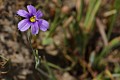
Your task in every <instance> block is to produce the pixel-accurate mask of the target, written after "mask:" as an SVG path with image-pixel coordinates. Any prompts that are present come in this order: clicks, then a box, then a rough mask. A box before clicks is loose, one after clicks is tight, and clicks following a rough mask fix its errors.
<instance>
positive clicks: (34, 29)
mask: <svg viewBox="0 0 120 80" xmlns="http://www.w3.org/2000/svg"><path fill="white" fill-rule="evenodd" d="M31 32H32V34H38V32H39V27H38V22H35V23H33V24H32V26H31Z"/></svg>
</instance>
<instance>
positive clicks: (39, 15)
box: [36, 10, 43, 19]
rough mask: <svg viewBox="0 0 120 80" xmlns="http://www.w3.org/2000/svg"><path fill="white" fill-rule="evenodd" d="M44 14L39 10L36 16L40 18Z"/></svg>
mask: <svg viewBox="0 0 120 80" xmlns="http://www.w3.org/2000/svg"><path fill="white" fill-rule="evenodd" d="M42 16H43V13H42V12H41V11H40V10H38V11H37V12H36V17H37V18H38V19H39V18H40V17H42Z"/></svg>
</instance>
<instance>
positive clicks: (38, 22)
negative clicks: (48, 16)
mask: <svg viewBox="0 0 120 80" xmlns="http://www.w3.org/2000/svg"><path fill="white" fill-rule="evenodd" d="M27 9H28V12H27V11H25V10H18V11H17V14H18V15H20V16H22V17H24V18H25V19H23V20H22V21H20V22H19V23H18V29H19V30H20V31H26V30H27V29H29V28H30V27H31V32H32V34H38V32H39V29H40V30H42V31H46V30H47V29H48V28H49V23H48V22H47V21H46V20H44V19H41V17H42V16H43V13H42V12H41V11H40V10H38V11H37V10H36V8H35V7H34V6H32V5H28V6H27Z"/></svg>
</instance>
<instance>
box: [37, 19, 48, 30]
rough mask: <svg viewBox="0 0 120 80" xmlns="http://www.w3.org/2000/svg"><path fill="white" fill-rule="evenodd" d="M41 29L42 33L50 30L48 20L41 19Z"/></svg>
mask: <svg viewBox="0 0 120 80" xmlns="http://www.w3.org/2000/svg"><path fill="white" fill-rule="evenodd" d="M39 28H40V30H42V31H46V30H47V29H48V28H49V23H48V22H47V21H46V20H43V19H40V20H39Z"/></svg>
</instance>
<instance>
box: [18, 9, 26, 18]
mask: <svg viewBox="0 0 120 80" xmlns="http://www.w3.org/2000/svg"><path fill="white" fill-rule="evenodd" d="M17 14H18V15H20V16H22V17H28V12H27V11H25V10H18V11H17Z"/></svg>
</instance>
